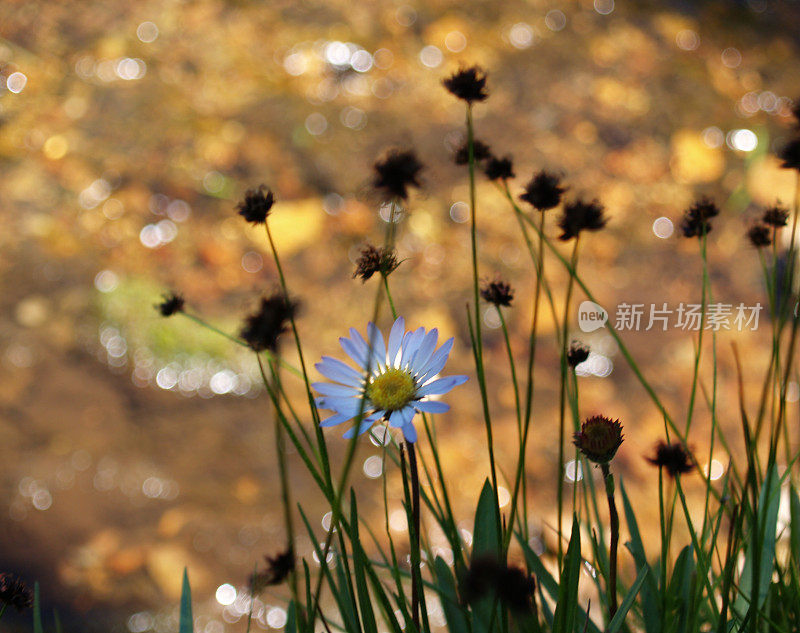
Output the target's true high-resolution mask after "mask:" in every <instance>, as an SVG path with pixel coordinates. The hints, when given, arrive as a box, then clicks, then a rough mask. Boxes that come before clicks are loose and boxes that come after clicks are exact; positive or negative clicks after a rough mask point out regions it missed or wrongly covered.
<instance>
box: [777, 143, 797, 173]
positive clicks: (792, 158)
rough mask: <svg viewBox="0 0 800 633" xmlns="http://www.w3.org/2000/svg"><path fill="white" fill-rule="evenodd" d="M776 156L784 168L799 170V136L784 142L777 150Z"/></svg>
mask: <svg viewBox="0 0 800 633" xmlns="http://www.w3.org/2000/svg"><path fill="white" fill-rule="evenodd" d="M778 158H780V159H781V160H782V161H783V162H782V163H781V167H783V168H784V169H797V170H800V138H795V139H792V140H791V141H789V142H788V143H786V145H784V146H783V147H782V148H781V149H780V151H779V152H778Z"/></svg>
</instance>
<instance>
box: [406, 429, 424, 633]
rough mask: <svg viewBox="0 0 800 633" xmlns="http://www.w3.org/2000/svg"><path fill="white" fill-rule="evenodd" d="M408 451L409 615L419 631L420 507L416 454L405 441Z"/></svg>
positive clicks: (411, 443) (420, 586)
mask: <svg viewBox="0 0 800 633" xmlns="http://www.w3.org/2000/svg"><path fill="white" fill-rule="evenodd" d="M406 449H407V450H408V465H409V468H410V470H411V514H412V517H413V525H412V528H411V615H412V618H413V620H414V626H415V627H416V629H417V630H418V631H419V597H420V592H421V591H422V590H423V589H422V575H421V571H420V548H419V543H420V538H419V537H420V507H419V469H418V467H417V452H416V450H415V448H414V442H408V441H406Z"/></svg>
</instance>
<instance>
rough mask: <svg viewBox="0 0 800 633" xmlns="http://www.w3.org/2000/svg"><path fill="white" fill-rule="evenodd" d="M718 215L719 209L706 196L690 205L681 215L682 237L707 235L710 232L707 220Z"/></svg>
mask: <svg viewBox="0 0 800 633" xmlns="http://www.w3.org/2000/svg"><path fill="white" fill-rule="evenodd" d="M718 215H719V207H718V206H717V205H716V203H715V202H714V201H713V200H712V199H711V198H708V197H706V196H704V197H702V198H700V199H699V200H696V201H695V202H694V203H692V206H690V207H689V208H688V209H686V211H685V212H684V214H683V220H682V221H681V232H682V233H683V235H684V237H698V238H701V237H703V235H706V234H708V232H709V231H710V230H711V224H710V223H709V220H711V218H713V217H716V216H718Z"/></svg>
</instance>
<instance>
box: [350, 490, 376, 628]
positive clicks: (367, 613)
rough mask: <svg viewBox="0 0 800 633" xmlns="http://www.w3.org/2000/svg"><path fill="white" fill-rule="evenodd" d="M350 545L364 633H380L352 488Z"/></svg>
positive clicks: (354, 494)
mask: <svg viewBox="0 0 800 633" xmlns="http://www.w3.org/2000/svg"><path fill="white" fill-rule="evenodd" d="M350 544H351V546H352V548H353V573H354V574H355V577H356V592H357V593H358V602H359V606H360V607H361V621H362V623H363V625H364V632H365V633H378V625H377V624H376V622H375V612H374V611H373V610H372V600H371V599H370V595H369V589H368V588H367V580H366V577H365V575H364V566H365V565H368V564H369V562H368V561H367V557H366V555H365V554H364V552H363V550H362V549H361V541H360V540H359V536H358V507H357V505H356V493H355V490H353V489H352V488H350Z"/></svg>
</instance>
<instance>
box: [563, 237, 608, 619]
mask: <svg viewBox="0 0 800 633" xmlns="http://www.w3.org/2000/svg"><path fill="white" fill-rule="evenodd" d="M579 243H580V235H578V236H577V237H576V238H575V244H573V246H572V256H571V257H570V277H569V281H568V282H567V294H566V297H565V299H564V314H563V319H562V321H561V341H560V347H561V350H560V351H561V381H560V383H561V384H560V390H559V401H558V472H557V473H556V476H557V482H558V484H557V485H558V510H557V513H558V514H557V516H558V571H559V573H560V572H561V566H562V563H563V559H564V544H563V526H562V516H563V512H564V439H565V438H564V425H565V415H566V399H567V335H568V334H569V305H570V300H571V299H572V289H573V287H574V279H575V276H576V275H577V265H578V245H579ZM612 617H613V616H612Z"/></svg>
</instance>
